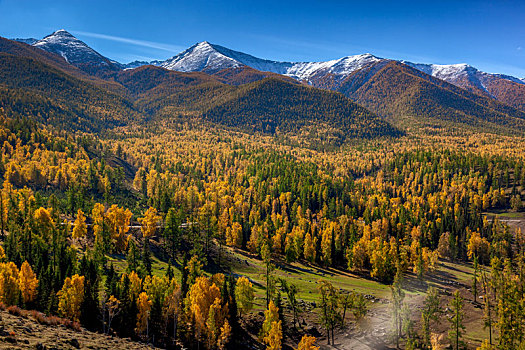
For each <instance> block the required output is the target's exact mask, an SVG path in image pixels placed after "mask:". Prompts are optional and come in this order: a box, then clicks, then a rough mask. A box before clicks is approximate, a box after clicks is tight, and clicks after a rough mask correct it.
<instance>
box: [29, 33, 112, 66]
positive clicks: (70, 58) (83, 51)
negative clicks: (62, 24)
mask: <svg viewBox="0 0 525 350" xmlns="http://www.w3.org/2000/svg"><path fill="white" fill-rule="evenodd" d="M33 46H34V47H38V48H40V49H42V50H45V51H48V52H53V53H56V54H59V55H61V56H62V57H64V59H65V60H66V61H67V62H69V63H71V64H82V63H90V64H95V65H99V66H109V65H110V64H111V62H110V61H109V60H108V59H107V58H106V57H104V56H102V55H101V54H99V53H98V52H97V51H95V50H93V49H92V48H91V47H89V46H88V45H86V43H84V42H83V41H81V40H79V39H77V38H75V37H74V36H73V35H72V34H71V33H69V32H68V31H66V30H64V29H59V30H57V31H55V32H54V33H52V34H50V35H48V36H46V37H44V38H43V39H41V40H38V41H37V42H35V43H33Z"/></svg>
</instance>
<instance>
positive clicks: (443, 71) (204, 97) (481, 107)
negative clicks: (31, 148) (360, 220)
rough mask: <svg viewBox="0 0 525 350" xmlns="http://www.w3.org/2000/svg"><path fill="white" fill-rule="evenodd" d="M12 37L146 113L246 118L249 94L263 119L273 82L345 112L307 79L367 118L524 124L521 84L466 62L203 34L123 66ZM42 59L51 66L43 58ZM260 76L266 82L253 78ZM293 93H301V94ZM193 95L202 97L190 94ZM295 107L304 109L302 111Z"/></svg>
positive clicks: (51, 43)
mask: <svg viewBox="0 0 525 350" xmlns="http://www.w3.org/2000/svg"><path fill="white" fill-rule="evenodd" d="M14 40H16V41H17V42H20V44H18V45H22V46H20V47H16V50H14V47H15V46H14V45H13V44H11V43H14V41H9V40H7V39H3V41H2V42H0V52H6V53H10V54H13V50H14V51H16V52H18V55H20V52H22V51H24V50H26V51H27V52H25V53H24V54H23V55H24V56H27V55H29V56H30V57H31V59H36V60H39V61H41V60H42V57H40V56H41V55H40V56H39V57H37V56H38V55H37V54H36V52H35V51H34V49H35V48H36V49H39V50H38V51H45V52H47V53H50V54H53V55H55V56H54V58H53V60H54V61H53V65H55V66H56V65H58V66H60V67H59V69H61V70H64V67H66V66H68V67H67V69H66V71H67V74H72V75H73V76H75V77H76V78H80V79H82V80H84V81H90V84H94V85H96V86H97V88H102V89H108V90H109V91H111V92H112V93H116V94H117V95H118V96H120V97H122V98H125V99H127V100H129V101H130V103H132V104H133V105H134V106H135V108H138V109H140V110H142V111H147V113H154V114H155V113H157V114H158V113H161V114H164V115H167V114H169V113H170V112H173V111H177V113H190V114H192V115H200V116H201V117H206V116H208V117H209V116H211V115H213V116H217V113H215V112H213V113H211V112H210V111H211V110H214V111H217V110H221V108H219V107H218V106H219V105H220V104H223V103H227V104H228V106H229V107H228V110H230V111H235V113H237V114H241V115H244V114H245V111H240V110H239V109H238V108H236V107H235V108H234V106H236V104H235V103H234V102H232V101H234V100H236V99H237V102H238V103H240V102H239V101H241V100H242V101H245V100H246V96H248V95H250V96H251V97H252V98H254V101H258V102H254V103H259V105H258V107H257V108H255V107H253V106H248V105H246V104H245V103H241V105H243V106H244V107H243V108H245V109H247V110H252V111H255V110H257V111H258V112H261V111H263V110H265V112H264V113H262V112H261V113H262V114H261V113H259V116H260V117H261V118H262V119H264V118H267V116H268V113H270V111H272V109H271V108H270V109H268V106H264V108H262V104H263V101H262V100H260V99H258V98H257V96H254V95H253V94H254V91H255V93H260V94H263V95H265V96H268V95H269V90H268V89H269V87H274V88H276V89H277V90H276V91H281V92H283V93H284V92H286V93H287V94H288V95H289V96H296V97H297V96H299V95H301V96H302V98H305V96H306V95H308V98H306V100H308V105H315V99H316V98H321V99H322V100H323V101H324V102H325V103H326V101H327V100H326V99H328V100H330V104H331V105H334V106H339V107H340V108H341V110H339V112H341V113H347V112H343V111H348V108H347V107H343V105H342V104H341V103H340V102H335V100H337V99H338V97H336V96H337V95H333V96H332V95H326V94H325V93H319V94H317V93H310V92H308V90H304V88H303V87H304V86H310V87H311V88H318V89H321V90H331V91H334V92H338V93H341V94H342V95H344V96H346V97H347V98H348V99H350V100H351V101H352V102H353V103H357V104H359V105H361V106H363V107H365V108H367V109H368V110H370V111H371V112H372V114H370V116H372V115H378V116H380V117H382V118H383V119H386V120H387V121H388V122H389V123H391V124H393V125H395V126H397V127H401V128H407V127H413V126H434V127H435V126H439V127H442V126H446V125H454V126H458V125H459V126H460V127H468V128H474V129H476V128H478V129H480V130H481V129H483V130H484V131H487V130H488V131H495V132H513V133H515V132H518V133H520V132H523V130H525V128H523V126H524V125H525V124H524V121H525V81H524V80H522V79H518V78H516V77H512V76H508V75H502V74H491V73H486V72H482V71H479V70H478V69H476V68H474V67H472V66H469V65H467V64H454V65H434V64H418V63H412V62H408V61H396V60H391V59H384V58H380V57H376V56H374V55H372V54H368V53H367V54H362V55H354V56H346V57H343V58H340V59H336V60H331V61H325V62H279V61H272V60H265V59H261V58H257V57H254V56H251V55H249V54H246V53H242V52H238V51H234V50H231V49H228V48H225V47H223V46H220V45H215V44H211V43H209V42H206V41H204V42H201V43H197V44H195V45H193V46H192V47H190V48H188V49H187V50H185V51H183V52H181V53H179V54H177V55H175V56H173V57H171V58H169V59H167V60H165V61H152V62H132V63H129V64H121V63H118V62H116V61H114V60H111V59H110V58H107V57H104V56H103V55H101V54H100V53H98V52H97V51H95V50H94V49H92V48H91V47H89V46H88V45H87V44H86V43H84V42H82V41H81V40H79V39H77V38H75V37H74V36H73V35H71V34H70V33H69V32H67V31H65V30H58V31H56V32H54V33H52V34H50V35H48V36H46V37H45V38H43V39H41V40H36V39H14ZM8 42H10V43H8ZM2 47H3V49H2ZM7 47H9V48H10V49H9V50H8V49H6V48H7ZM30 49H33V51H31V50H30ZM10 50H11V51H10ZM28 52H30V54H28ZM56 56H59V57H60V58H61V59H59V58H57V57H56ZM45 60H47V61H45V63H46V64H49V57H45ZM71 66H72V67H71ZM55 68H56V67H55ZM73 68H78V69H76V70H74V69H73ZM170 72H171V73H170ZM263 79H266V80H268V79H270V80H272V82H271V83H268V82H266V83H263V84H262V85H257V84H256V85H253V84H255V83H257V82H258V81H261V80H263ZM250 84H252V85H253V88H252V85H250ZM283 84H284V85H283ZM245 85H247V86H248V87H246V86H245ZM236 86H239V88H236ZM241 86H242V87H241ZM283 86H286V88H283ZM277 87H278V88H277ZM297 91H301V93H299V95H297ZM196 93H198V94H200V95H199V96H196V95H195V94H196ZM288 95H287V96H288ZM283 100H286V101H287V103H288V104H290V106H291V105H292V104H293V101H292V99H287V98H286V97H283ZM213 101H214V102H213ZM275 103H277V101H275ZM223 107H224V106H223ZM274 107H276V106H274ZM296 107H297V106H296ZM354 109H355V108H353V110H354ZM273 112H275V113H276V114H277V115H279V118H280V119H279V118H278V119H279V120H281V119H282V118H283V115H282V113H281V112H282V111H280V112H276V110H273ZM325 112H326V113H328V112H327V111H326V110H325ZM325 112H321V114H316V115H317V117H315V118H317V119H319V118H320V117H321V115H322V118H321V119H323V118H325V117H326V118H325V119H323V120H326V122H333V121H334V120H335V119H334V118H333V117H329V118H328V117H327V115H328V114H330V115H332V116H333V115H335V114H337V113H339V112H337V111H336V112H334V111H333V110H332V111H330V112H329V113H328V114H326V113H325ZM232 113H233V112H232ZM301 113H306V114H308V113H307V112H305V111H304V110H303V111H302V112H301ZM323 113H325V114H323ZM334 113H335V114H334ZM226 114H228V113H226ZM254 114H255V115H257V113H254ZM263 115H264V116H263ZM232 118H234V116H233V115H232ZM315 118H314V119H315ZM219 119H220V118H219ZM234 119H235V118H234ZM281 121H282V120H281ZM238 122H240V121H239V120H237V122H236V123H238ZM227 124H228V123H227ZM259 124H260V123H259V122H255V124H254V123H252V126H254V125H258V126H257V127H256V128H258V127H261V125H259ZM270 124H271V125H272V126H271V127H269V126H268V125H270ZM336 124H337V123H336ZM343 124H345V123H343ZM268 125H266V126H265V128H268V127H269V128H270V129H271V130H275V129H276V127H277V129H279V127H278V126H276V125H274V124H272V123H269V124H268ZM345 125H346V124H345ZM252 126H251V127H252ZM251 127H250V128H251ZM250 128H248V129H250ZM345 130H347V129H345ZM389 133H390V134H395V133H396V132H391V131H389ZM372 134H374V133H372Z"/></svg>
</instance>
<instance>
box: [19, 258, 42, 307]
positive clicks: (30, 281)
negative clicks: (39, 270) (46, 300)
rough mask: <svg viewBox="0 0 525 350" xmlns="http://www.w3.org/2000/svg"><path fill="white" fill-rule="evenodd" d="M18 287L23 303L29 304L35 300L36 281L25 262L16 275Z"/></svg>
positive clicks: (34, 275)
mask: <svg viewBox="0 0 525 350" xmlns="http://www.w3.org/2000/svg"><path fill="white" fill-rule="evenodd" d="M18 285H19V288H20V292H21V294H22V300H23V301H24V303H26V304H27V303H30V302H32V301H33V300H35V297H36V295H37V287H38V279H37V278H36V274H35V273H34V272H33V269H32V268H31V265H29V263H28V262H27V261H24V262H23V263H22V266H21V267H20V273H19V275H18Z"/></svg>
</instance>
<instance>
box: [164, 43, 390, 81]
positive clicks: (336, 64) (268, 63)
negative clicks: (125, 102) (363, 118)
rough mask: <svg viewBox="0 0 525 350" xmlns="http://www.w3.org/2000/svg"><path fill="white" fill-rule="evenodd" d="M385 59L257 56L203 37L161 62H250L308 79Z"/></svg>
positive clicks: (189, 65)
mask: <svg viewBox="0 0 525 350" xmlns="http://www.w3.org/2000/svg"><path fill="white" fill-rule="evenodd" d="M381 60H383V59H381V58H378V57H375V56H373V55H371V54H362V55H355V56H347V57H343V58H340V59H336V60H331V61H325V62H279V61H272V60H265V59H261V58H257V57H255V56H251V55H248V54H245V53H243V52H239V51H234V50H230V49H228V48H226V47H223V46H220V45H215V44H210V43H209V42H207V41H203V42H200V43H197V44H195V45H193V46H192V47H190V48H189V49H187V50H185V51H183V52H182V53H180V54H178V55H176V56H174V57H172V58H170V59H168V60H166V61H165V62H164V63H161V64H160V66H161V67H164V68H167V69H171V70H177V71H182V72H191V71H219V70H222V69H226V68H238V67H241V66H248V67H251V68H253V69H257V70H260V71H265V72H272V73H277V74H282V75H287V76H290V77H293V78H295V79H298V80H306V81H308V80H309V79H310V78H311V77H312V76H314V75H315V74H318V73H320V72H323V73H331V74H335V75H341V76H344V75H348V74H350V73H352V72H353V71H355V70H357V69H360V68H363V67H364V66H366V65H368V64H372V63H375V62H378V61H381Z"/></svg>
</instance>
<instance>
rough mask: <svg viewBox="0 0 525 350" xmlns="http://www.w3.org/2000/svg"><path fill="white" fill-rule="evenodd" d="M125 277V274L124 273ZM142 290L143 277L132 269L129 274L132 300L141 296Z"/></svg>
mask: <svg viewBox="0 0 525 350" xmlns="http://www.w3.org/2000/svg"><path fill="white" fill-rule="evenodd" d="M122 278H124V275H122ZM141 290H142V279H141V278H140V277H139V275H137V273H136V272H135V271H131V273H130V274H129V294H130V296H131V299H132V300H136V299H137V298H138V297H139V294H140V291H141Z"/></svg>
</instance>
